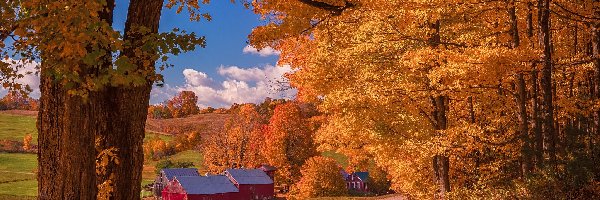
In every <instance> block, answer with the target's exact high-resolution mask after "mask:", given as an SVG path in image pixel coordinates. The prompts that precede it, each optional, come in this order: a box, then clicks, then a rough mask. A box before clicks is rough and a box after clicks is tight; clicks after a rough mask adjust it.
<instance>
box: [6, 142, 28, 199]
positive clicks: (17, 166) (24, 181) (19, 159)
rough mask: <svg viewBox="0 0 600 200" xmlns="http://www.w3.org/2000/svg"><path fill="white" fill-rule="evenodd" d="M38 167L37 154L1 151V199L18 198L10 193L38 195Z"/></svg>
mask: <svg viewBox="0 0 600 200" xmlns="http://www.w3.org/2000/svg"><path fill="white" fill-rule="evenodd" d="M36 169H37V155H35V154H23V153H0V199H16V198H17V197H10V196H9V195H18V196H36V195H37V180H36V179H35V171H36ZM5 196H6V197H5Z"/></svg>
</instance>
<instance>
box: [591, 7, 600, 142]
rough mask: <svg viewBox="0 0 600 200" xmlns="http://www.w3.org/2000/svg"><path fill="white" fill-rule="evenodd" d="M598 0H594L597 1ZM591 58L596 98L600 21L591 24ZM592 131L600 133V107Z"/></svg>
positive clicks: (599, 78)
mask: <svg viewBox="0 0 600 200" xmlns="http://www.w3.org/2000/svg"><path fill="white" fill-rule="evenodd" d="M598 2H600V0H595V1H594V3H598ZM594 10H595V12H594V16H596V17H600V8H598V7H595V9H594ZM592 58H593V60H594V61H593V63H594V79H595V81H594V90H595V92H594V94H595V98H596V99H600V23H595V24H594V25H593V26H592ZM594 133H595V135H600V109H599V110H596V111H595V113H594Z"/></svg>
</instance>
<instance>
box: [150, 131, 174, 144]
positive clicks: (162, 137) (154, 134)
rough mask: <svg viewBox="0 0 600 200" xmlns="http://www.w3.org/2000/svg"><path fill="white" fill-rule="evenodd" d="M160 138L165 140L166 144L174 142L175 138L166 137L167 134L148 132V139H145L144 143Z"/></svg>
mask: <svg viewBox="0 0 600 200" xmlns="http://www.w3.org/2000/svg"><path fill="white" fill-rule="evenodd" d="M157 136H158V137H159V138H160V139H161V140H164V141H165V142H170V141H172V140H173V136H171V135H165V134H159V133H152V132H146V137H144V142H146V141H148V140H149V139H152V138H154V137H157Z"/></svg>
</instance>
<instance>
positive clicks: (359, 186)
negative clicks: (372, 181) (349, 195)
mask: <svg viewBox="0 0 600 200" xmlns="http://www.w3.org/2000/svg"><path fill="white" fill-rule="evenodd" d="M340 172H341V173H342V176H343V177H344V179H345V180H346V186H347V187H348V190H353V191H357V192H368V191H369V186H368V183H369V172H354V173H352V174H348V173H346V172H345V171H344V170H341V171H340Z"/></svg>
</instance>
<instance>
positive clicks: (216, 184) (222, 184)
mask: <svg viewBox="0 0 600 200" xmlns="http://www.w3.org/2000/svg"><path fill="white" fill-rule="evenodd" d="M175 179H177V181H179V184H181V186H182V187H183V189H184V190H185V192H186V193H187V194H220V193H229V192H239V190H238V189H237V187H235V185H233V183H231V181H229V179H228V178H227V177H225V176H178V177H176V178H175Z"/></svg>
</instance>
